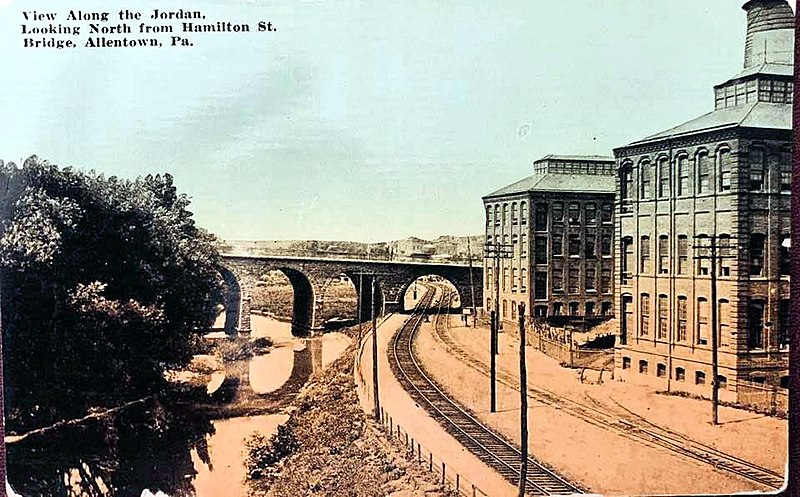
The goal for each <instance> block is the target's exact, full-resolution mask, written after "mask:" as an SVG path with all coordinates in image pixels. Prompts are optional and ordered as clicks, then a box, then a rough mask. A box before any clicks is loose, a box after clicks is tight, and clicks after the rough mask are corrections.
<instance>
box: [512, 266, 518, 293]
mask: <svg viewBox="0 0 800 497" xmlns="http://www.w3.org/2000/svg"><path fill="white" fill-rule="evenodd" d="M517 281H519V280H518V278H517V268H511V291H512V292H516V291H517Z"/></svg>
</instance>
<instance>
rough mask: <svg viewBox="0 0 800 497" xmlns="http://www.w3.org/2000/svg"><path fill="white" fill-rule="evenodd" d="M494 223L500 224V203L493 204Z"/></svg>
mask: <svg viewBox="0 0 800 497" xmlns="http://www.w3.org/2000/svg"><path fill="white" fill-rule="evenodd" d="M494 225H495V226H500V205H495V206H494Z"/></svg>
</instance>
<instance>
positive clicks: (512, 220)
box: [511, 202, 519, 224]
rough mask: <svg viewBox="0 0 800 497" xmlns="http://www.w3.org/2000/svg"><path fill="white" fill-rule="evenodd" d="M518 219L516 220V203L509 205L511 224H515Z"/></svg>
mask: <svg viewBox="0 0 800 497" xmlns="http://www.w3.org/2000/svg"><path fill="white" fill-rule="evenodd" d="M518 222H519V219H517V203H516V202H512V203H511V224H517V223H518Z"/></svg>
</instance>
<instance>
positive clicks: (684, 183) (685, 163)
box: [678, 155, 690, 197]
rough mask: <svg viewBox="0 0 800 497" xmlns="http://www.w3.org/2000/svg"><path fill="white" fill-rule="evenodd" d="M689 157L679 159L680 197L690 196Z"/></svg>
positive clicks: (683, 156)
mask: <svg viewBox="0 0 800 497" xmlns="http://www.w3.org/2000/svg"><path fill="white" fill-rule="evenodd" d="M689 169H690V168H689V157H687V156H686V155H682V156H680V157H678V196H679V197H683V196H684V195H689V193H690V192H689Z"/></svg>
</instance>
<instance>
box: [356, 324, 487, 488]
mask: <svg viewBox="0 0 800 497" xmlns="http://www.w3.org/2000/svg"><path fill="white" fill-rule="evenodd" d="M388 317H389V315H387V316H385V317H384V318H383V320H382V321H381V322H380V323H378V327H380V325H381V324H383V322H384V321H386V319H388ZM369 329H370V331H371V329H372V327H371V326H370V327H369ZM370 335H371V334H370V333H364V334H363V335H362V337H361V342H360V343H359V345H358V350H357V353H356V360H355V364H354V365H353V369H354V371H353V374H354V376H355V379H356V386H357V388H359V389H361V391H362V392H364V394H365V395H367V396H370V397H371V392H369V391H368V389H367V388H366V381H365V378H364V373H363V369H362V368H361V356H362V354H363V352H364V348H365V347H366V344H367V340H368V339H369V337H370ZM380 414H381V424H380V426H381V428H382V429H383V431H384V433H386V435H387V436H388V437H389V439H395V440H397V441H398V442H399V443H402V444H403V447H405V449H406V452H405V457H406V459H407V460H411V461H413V460H416V461H417V462H418V463H420V464H423V463H424V462H427V466H426V467H427V468H428V471H430V472H431V473H434V474H438V475H439V478H438V479H439V483H440V484H441V485H442V487H444V488H449V489H452V490H454V491H455V492H456V493H457V494H460V495H464V496H466V497H488V496H489V494H487V493H486V492H484V491H483V490H481V489H480V488H479V487H478V486H477V485H475V484H474V483H472V482H471V481H469V480H468V479H467V478H464V477H462V476H461V474H460V473H458V472H454V471H452V470H450V471H448V470H447V462H446V461H445V460H443V459H442V458H440V457H437V456H436V455H435V454H434V453H433V451H432V450H430V449H428V448H427V447H425V446H423V445H422V444H421V443H420V442H419V441H417V440H416V439H415V438H414V437H413V436H412V435H410V434H409V433H408V432H407V431H403V429H402V428H401V426H400V425H399V424H398V423H397V422H396V421H395V420H394V418H393V417H392V416H391V415H390V414H389V413H388V412H387V411H386V410H385V409H384V408H383V406H381V413H380Z"/></svg>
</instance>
